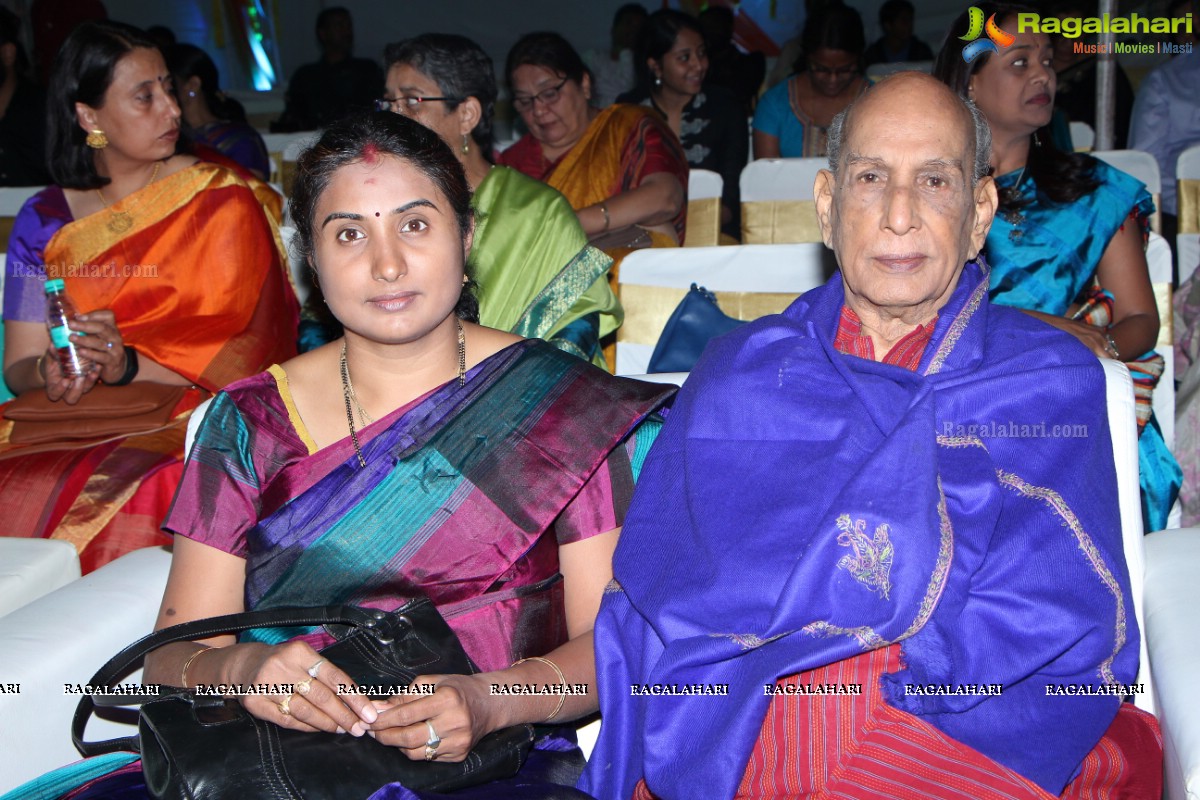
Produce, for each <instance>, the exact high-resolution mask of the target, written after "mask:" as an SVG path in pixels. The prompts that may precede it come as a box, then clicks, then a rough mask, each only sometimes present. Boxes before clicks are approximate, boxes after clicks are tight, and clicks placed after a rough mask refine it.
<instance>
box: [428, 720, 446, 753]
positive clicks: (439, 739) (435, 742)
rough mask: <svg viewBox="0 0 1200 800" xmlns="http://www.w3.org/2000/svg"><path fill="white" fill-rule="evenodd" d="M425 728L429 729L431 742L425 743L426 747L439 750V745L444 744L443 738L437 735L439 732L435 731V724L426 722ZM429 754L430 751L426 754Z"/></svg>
mask: <svg viewBox="0 0 1200 800" xmlns="http://www.w3.org/2000/svg"><path fill="white" fill-rule="evenodd" d="M425 727H426V728H429V741H428V742H426V743H425V747H426V748H430V747H432V748H433V749H434V750H437V749H438V745H439V744H441V743H442V737H440V736H438V735H437V731H435V730H434V729H433V723H432V722H430V721H429V720H425ZM428 752H429V751H428V750H426V753H428Z"/></svg>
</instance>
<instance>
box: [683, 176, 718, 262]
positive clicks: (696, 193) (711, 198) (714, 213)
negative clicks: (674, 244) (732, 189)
mask: <svg viewBox="0 0 1200 800" xmlns="http://www.w3.org/2000/svg"><path fill="white" fill-rule="evenodd" d="M724 188H725V181H724V180H722V178H721V175H720V173H717V172H713V171H712V170H709V169H693V170H689V171H688V190H687V236H686V237H685V238H684V242H683V245H684V247H710V246H712V245H716V244H718V243H720V239H721V192H722V190H723V189H724Z"/></svg>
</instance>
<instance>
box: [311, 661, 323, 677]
mask: <svg viewBox="0 0 1200 800" xmlns="http://www.w3.org/2000/svg"><path fill="white" fill-rule="evenodd" d="M325 661H326V659H324V658H322V659H321V660H320V661H318V662H317V663H315V664H313V665H312V666H311V667H309V668H308V677H310V678H313V679H315V678H316V677H317V673H318V672H320V671H321V665H322V664H324V663H325Z"/></svg>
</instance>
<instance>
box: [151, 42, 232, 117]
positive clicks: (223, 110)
mask: <svg viewBox="0 0 1200 800" xmlns="http://www.w3.org/2000/svg"><path fill="white" fill-rule="evenodd" d="M163 58H164V59H166V62H167V71H168V72H170V73H171V77H172V78H174V79H175V91H176V92H181V91H183V83H184V81H187V80H188V79H190V78H199V79H200V91H201V92H203V93H204V103H205V105H207V106H208V110H209V111H211V112H212V113H213V115H214V116H216V118H217V119H222V120H226V121H228V122H245V121H246V110H245V109H244V108H242V104H241V103H239V102H238V101H237V100H234V99H233V98H232V97H226V96H225V93H224V92H222V91H221V73H220V72H218V71H217V65H216V64H214V63H213V60H212V59H211V58H209V57H208V53H206V52H204V51H203V50H201V49H200V48H199V47H196V45H194V44H173V45H171V46H170V47H168V48H167V49H166V50H165V51H163Z"/></svg>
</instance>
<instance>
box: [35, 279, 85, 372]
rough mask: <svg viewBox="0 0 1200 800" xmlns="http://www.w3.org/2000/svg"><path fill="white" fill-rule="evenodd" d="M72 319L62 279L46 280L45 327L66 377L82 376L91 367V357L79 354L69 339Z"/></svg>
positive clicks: (73, 310) (72, 315)
mask: <svg viewBox="0 0 1200 800" xmlns="http://www.w3.org/2000/svg"><path fill="white" fill-rule="evenodd" d="M74 319H75V306H74V305H72V304H71V299H70V298H69V297H67V288H66V286H65V285H64V284H63V282H62V280H61V279H57V278H56V279H53V280H48V281H46V327H47V328H49V329H50V342H51V344H53V345H54V349H55V351H56V352H57V353H58V365H59V367H60V368H61V369H62V374H63V375H64V376H65V377H67V378H79V377H82V376H84V375H86V374H87V371H88V370H89V369H91V367H92V361H91V359H89V358H85V357H84V356H83V355H81V354H80V353H79V350H78V349H77V348H76V347H75V343H74V342H72V341H71V333H72V331H71V328H70V324H71V321H72V320H74ZM76 332H77V331H76Z"/></svg>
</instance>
